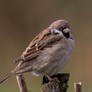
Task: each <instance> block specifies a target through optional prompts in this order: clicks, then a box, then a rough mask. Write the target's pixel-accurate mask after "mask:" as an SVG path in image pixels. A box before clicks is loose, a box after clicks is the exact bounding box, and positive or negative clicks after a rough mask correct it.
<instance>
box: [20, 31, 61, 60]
mask: <svg viewBox="0 0 92 92" xmlns="http://www.w3.org/2000/svg"><path fill="white" fill-rule="evenodd" d="M60 39H62V36H59V35H57V34H53V33H51V31H49V30H44V31H42V32H41V33H40V34H38V35H37V36H36V37H35V38H34V39H33V40H32V42H31V43H30V44H29V46H28V48H27V49H26V50H25V51H24V52H23V54H22V56H21V58H22V59H23V60H24V61H29V60H32V59H34V58H36V57H38V56H39V53H40V51H41V50H44V48H47V47H49V46H52V45H53V44H55V42H56V41H59V40H60Z"/></svg>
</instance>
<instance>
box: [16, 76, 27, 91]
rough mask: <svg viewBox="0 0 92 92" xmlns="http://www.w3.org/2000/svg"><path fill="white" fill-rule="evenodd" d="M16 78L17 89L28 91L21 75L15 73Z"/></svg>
mask: <svg viewBox="0 0 92 92" xmlns="http://www.w3.org/2000/svg"><path fill="white" fill-rule="evenodd" d="M16 79H17V83H18V87H19V91H20V92H28V90H27V87H26V83H25V80H24V77H23V75H17V76H16Z"/></svg>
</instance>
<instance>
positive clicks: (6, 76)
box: [0, 72, 14, 84]
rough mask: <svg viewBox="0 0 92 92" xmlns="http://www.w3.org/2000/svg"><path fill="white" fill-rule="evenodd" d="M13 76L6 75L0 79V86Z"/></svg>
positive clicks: (10, 74)
mask: <svg viewBox="0 0 92 92" xmlns="http://www.w3.org/2000/svg"><path fill="white" fill-rule="evenodd" d="M13 75H14V73H12V72H11V73H9V74H7V75H5V76H4V77H3V78H1V79H0V84H1V83H3V82H4V81H5V80H7V79H8V78H10V77H12V76H13Z"/></svg>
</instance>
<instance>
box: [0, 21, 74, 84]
mask: <svg viewBox="0 0 92 92" xmlns="http://www.w3.org/2000/svg"><path fill="white" fill-rule="evenodd" d="M73 48H74V39H73V37H72V32H71V30H70V26H69V23H68V21H66V20H56V21H54V22H53V23H52V24H51V25H50V26H49V27H48V28H46V29H45V30H43V31H42V32H40V33H39V34H38V35H37V36H36V37H35V38H34V39H33V40H32V41H31V43H30V44H29V46H28V47H27V48H26V50H25V51H24V52H23V53H22V55H21V56H20V57H18V58H17V59H16V60H15V63H16V67H15V68H14V69H13V70H12V71H11V72H10V73H9V74H7V75H6V76H5V77H4V78H2V79H1V80H0V84H1V83H3V82H4V81H5V80H6V79H8V78H9V77H11V76H14V75H15V76H16V75H18V74H23V73H25V72H32V74H33V75H36V76H38V75H45V74H48V75H49V76H52V75H54V74H57V73H58V72H59V71H60V70H61V69H62V68H63V67H64V66H65V64H66V63H67V61H68V59H69V57H70V56H71V53H72V50H73Z"/></svg>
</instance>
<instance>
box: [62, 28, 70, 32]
mask: <svg viewBox="0 0 92 92" xmlns="http://www.w3.org/2000/svg"><path fill="white" fill-rule="evenodd" d="M63 32H64V33H69V32H71V30H70V29H69V28H65V29H64V30H63Z"/></svg>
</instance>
